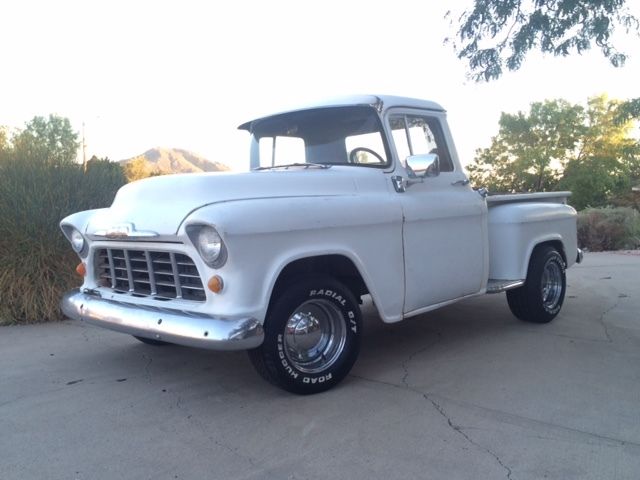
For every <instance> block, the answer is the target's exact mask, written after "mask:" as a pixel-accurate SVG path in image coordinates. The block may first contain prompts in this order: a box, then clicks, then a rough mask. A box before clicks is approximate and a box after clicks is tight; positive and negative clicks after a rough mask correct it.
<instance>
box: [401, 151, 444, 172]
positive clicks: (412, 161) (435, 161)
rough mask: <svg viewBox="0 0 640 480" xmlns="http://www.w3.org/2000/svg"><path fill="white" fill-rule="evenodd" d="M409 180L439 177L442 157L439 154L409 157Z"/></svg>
mask: <svg viewBox="0 0 640 480" xmlns="http://www.w3.org/2000/svg"><path fill="white" fill-rule="evenodd" d="M407 171H408V173H409V178H426V177H437V176H438V175H440V157H438V154H437V153H424V154H421V155H410V156H408V157H407Z"/></svg>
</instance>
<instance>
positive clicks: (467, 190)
mask: <svg viewBox="0 0 640 480" xmlns="http://www.w3.org/2000/svg"><path fill="white" fill-rule="evenodd" d="M388 126H389V127H390V129H391V134H392V138H393V143H394V144H395V147H396V152H397V154H398V159H399V160H400V163H401V164H402V166H403V167H406V157H407V156H409V155H418V154H426V153H436V154H438V156H439V159H440V174H439V175H438V176H436V177H427V178H424V179H420V180H413V181H412V182H411V184H410V185H408V186H407V188H406V190H405V191H404V192H400V193H398V198H399V199H400V202H401V204H402V210H403V215H404V223H403V243H404V262H405V300H404V313H405V314H407V313H411V312H415V311H416V310H421V309H424V308H426V307H429V306H431V305H436V304H438V303H442V302H446V301H448V300H454V299H457V298H460V297H463V296H466V295H471V294H474V293H477V292H478V291H480V290H481V288H482V287H483V283H484V280H485V277H486V275H487V273H486V269H487V268H488V267H487V253H486V245H487V233H486V212H487V207H486V203H485V201H484V199H483V198H482V197H481V196H480V195H478V193H476V192H475V191H474V190H473V189H472V188H471V187H470V186H469V185H468V184H467V183H466V176H465V175H464V173H463V172H462V171H461V170H460V166H459V164H458V162H457V161H456V162H454V161H453V158H452V152H451V151H450V150H449V148H448V146H447V145H448V142H447V139H449V141H450V135H449V132H448V131H446V130H445V128H446V126H444V124H443V122H442V121H441V119H440V117H439V116H438V114H437V113H434V114H433V115H425V114H415V113H401V112H400V113H393V114H392V115H390V116H389V123H388ZM403 175H404V176H405V177H408V175H407V174H406V172H403ZM421 180H422V181H421Z"/></svg>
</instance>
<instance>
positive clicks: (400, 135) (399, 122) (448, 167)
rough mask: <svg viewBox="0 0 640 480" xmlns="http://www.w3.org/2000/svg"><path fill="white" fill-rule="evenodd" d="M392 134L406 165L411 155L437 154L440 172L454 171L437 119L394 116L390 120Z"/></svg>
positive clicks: (402, 160)
mask: <svg viewBox="0 0 640 480" xmlns="http://www.w3.org/2000/svg"><path fill="white" fill-rule="evenodd" d="M389 123H390V124H391V134H392V136H393V141H394V143H395V145H396V149H397V151H398V158H399V159H400V161H401V162H402V164H403V165H405V164H406V163H405V160H406V158H407V157H408V156H409V155H420V154H425V153H437V154H438V156H439V157H440V170H441V171H443V172H452V171H453V162H452V161H451V156H450V155H449V149H448V148H447V144H446V142H445V140H444V134H443V132H442V128H441V127H440V123H439V122H438V120H437V119H436V118H432V117H421V116H416V115H393V116H391V117H390V119H389Z"/></svg>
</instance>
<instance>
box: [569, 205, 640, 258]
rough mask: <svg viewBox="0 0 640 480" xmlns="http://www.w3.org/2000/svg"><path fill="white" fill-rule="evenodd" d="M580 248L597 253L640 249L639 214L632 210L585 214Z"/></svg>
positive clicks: (580, 228)
mask: <svg viewBox="0 0 640 480" xmlns="http://www.w3.org/2000/svg"><path fill="white" fill-rule="evenodd" d="M578 245H579V246H580V247H581V248H586V249H588V250H591V251H594V252H600V251H605V250H626V249H635V248H640V213H639V212H638V211H637V210H634V209H633V208H629V207H616V208H589V209H587V210H583V211H582V212H580V213H579V214H578Z"/></svg>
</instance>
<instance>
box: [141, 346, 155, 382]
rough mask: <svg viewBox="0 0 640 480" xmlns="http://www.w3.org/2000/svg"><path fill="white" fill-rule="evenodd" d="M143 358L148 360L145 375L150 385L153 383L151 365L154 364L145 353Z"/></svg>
mask: <svg viewBox="0 0 640 480" xmlns="http://www.w3.org/2000/svg"><path fill="white" fill-rule="evenodd" d="M142 358H143V359H146V360H147V363H145V365H144V375H145V377H147V380H148V381H149V383H151V369H150V367H151V363H152V362H153V358H152V357H147V356H146V355H145V354H144V353H143V354H142Z"/></svg>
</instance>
